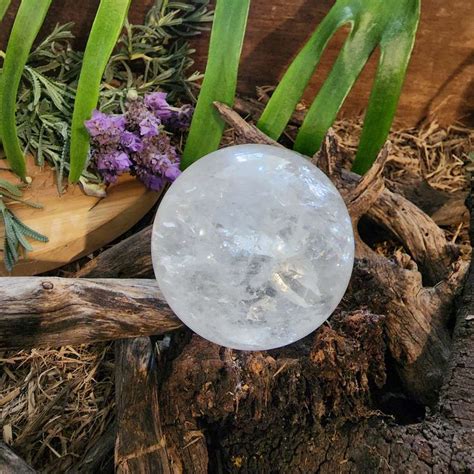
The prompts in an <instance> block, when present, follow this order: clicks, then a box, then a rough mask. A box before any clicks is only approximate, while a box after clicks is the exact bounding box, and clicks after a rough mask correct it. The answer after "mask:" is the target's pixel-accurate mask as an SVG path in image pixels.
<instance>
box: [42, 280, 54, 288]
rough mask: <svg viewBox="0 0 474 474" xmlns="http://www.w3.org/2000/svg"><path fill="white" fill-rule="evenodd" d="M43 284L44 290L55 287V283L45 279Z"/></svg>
mask: <svg viewBox="0 0 474 474" xmlns="http://www.w3.org/2000/svg"><path fill="white" fill-rule="evenodd" d="M41 286H42V287H43V290H52V289H53V288H54V285H53V284H52V283H51V282H50V281H43V282H42V283H41Z"/></svg>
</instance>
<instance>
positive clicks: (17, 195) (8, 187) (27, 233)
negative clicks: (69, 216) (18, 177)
mask: <svg viewBox="0 0 474 474" xmlns="http://www.w3.org/2000/svg"><path fill="white" fill-rule="evenodd" d="M8 202H19V203H23V204H27V205H29V206H32V207H36V208H40V207H41V206H40V205H38V204H34V203H31V202H29V201H24V200H23V199H22V192H21V190H20V188H19V187H18V186H15V185H14V184H12V183H10V182H9V181H6V180H4V179H0V218H1V219H2V220H3V224H4V229H5V238H4V244H3V260H4V263H5V268H6V269H7V270H8V271H9V272H10V271H12V269H13V266H14V265H15V263H16V262H17V261H18V259H19V258H20V255H21V253H22V252H28V251H31V250H32V247H31V245H30V243H29V242H28V240H27V239H28V238H31V239H35V240H38V241H40V242H47V241H48V238H47V237H45V236H44V235H41V234H40V233H38V232H36V231H35V230H33V229H32V228H31V227H28V226H27V225H25V224H24V223H23V222H21V221H20V220H19V219H18V217H17V216H16V215H15V214H14V213H13V212H12V211H11V210H10V209H8V208H7V206H6V204H7V203H8Z"/></svg>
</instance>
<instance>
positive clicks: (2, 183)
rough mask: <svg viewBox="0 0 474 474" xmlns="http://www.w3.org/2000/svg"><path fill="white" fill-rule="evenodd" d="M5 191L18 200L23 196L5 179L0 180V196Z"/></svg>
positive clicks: (16, 187) (17, 188)
mask: <svg viewBox="0 0 474 474" xmlns="http://www.w3.org/2000/svg"><path fill="white" fill-rule="evenodd" d="M5 191H6V192H7V193H9V194H11V195H12V196H15V197H19V198H20V197H21V196H22V195H23V193H22V192H21V190H20V188H19V187H18V186H15V185H14V184H13V183H10V181H7V180H6V179H2V178H0V194H2V193H3V192H5Z"/></svg>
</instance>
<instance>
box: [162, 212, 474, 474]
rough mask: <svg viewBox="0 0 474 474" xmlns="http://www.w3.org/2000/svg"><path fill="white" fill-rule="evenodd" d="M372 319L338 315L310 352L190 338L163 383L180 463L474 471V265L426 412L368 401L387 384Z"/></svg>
mask: <svg viewBox="0 0 474 474" xmlns="http://www.w3.org/2000/svg"><path fill="white" fill-rule="evenodd" d="M471 222H472V223H471V235H472V236H473V237H474V220H473V221H471ZM379 323H380V321H379V320H378V318H377V317H375V316H374V315H370V314H367V313H365V314H364V313H360V312H359V313H357V312H355V313H351V314H345V315H343V314H340V315H336V317H334V316H333V317H332V318H331V326H323V327H322V328H320V329H319V330H318V331H317V332H316V334H315V336H314V340H313V342H312V343H310V346H309V347H310V349H309V351H308V343H303V342H299V343H296V344H295V346H296V348H295V349H294V350H293V351H292V350H291V348H287V349H282V350H277V351H272V352H271V353H247V354H245V353H239V352H238V351H231V350H226V351H222V350H220V349H219V347H218V346H215V345H213V344H209V343H207V342H206V341H204V340H202V339H200V338H198V337H197V336H195V337H194V338H193V340H192V341H191V343H190V344H188V346H187V347H186V348H185V350H183V351H182V353H181V354H180V355H179V356H178V357H177V358H176V359H175V361H174V362H173V365H172V367H171V373H170V374H169V376H168V378H167V380H166V382H165V386H164V388H163V390H162V405H163V420H164V423H165V425H164V428H165V431H166V432H168V433H169V434H170V438H171V439H173V440H175V442H177V443H181V447H182V450H181V451H180V452H181V453H182V460H183V464H184V470H185V471H186V472H196V473H203V474H204V473H206V472H208V471H207V470H208V467H210V466H220V472H229V473H240V472H258V473H262V474H270V473H272V472H318V473H326V474H332V473H335V472H337V473H350V472H369V473H372V472H373V473H375V472H377V473H393V472H420V473H421V472H466V473H467V472H474V455H473V451H472V446H473V445H474V410H473V409H472V396H473V393H474V385H473V378H472V370H473V368H474V265H471V270H470V275H469V278H468V280H467V284H466V286H465V289H464V295H463V297H462V299H461V305H460V309H459V311H458V312H457V316H456V326H455V329H454V343H453V354H452V357H451V359H450V362H449V368H448V369H447V370H446V377H445V382H444V384H443V387H442V389H441V397H440V403H439V405H438V406H437V407H434V409H433V411H432V412H431V414H430V416H429V417H428V416H427V417H426V418H425V419H424V420H414V419H413V418H411V419H410V418H409V421H410V423H409V424H406V422H405V423H404V424H398V423H396V420H395V419H393V418H392V417H388V416H384V415H383V414H382V413H380V412H377V411H375V410H374V409H373V408H372V409H371V408H370V407H371V406H373V405H371V403H370V389H367V391H365V390H364V386H365V387H370V386H372V384H374V383H375V384H379V385H383V383H384V381H385V379H384V374H385V368H384V367H383V365H384V358H383V335H382V331H381V329H382V327H383V326H380V324H379ZM380 349H382V351H380ZM380 357H381V359H380ZM378 369H379V370H378ZM410 403H412V402H411V401H409V400H408V401H407V400H405V401H404V404H403V406H402V407H401V414H403V415H405V416H406V415H407V412H409V411H410V407H409V404H410ZM408 416H410V415H408ZM419 416H423V415H417V417H419ZM178 420H179V421H178ZM183 420H184V423H183ZM176 430H178V434H176ZM204 433H205V435H204ZM173 436H174V438H173ZM185 440H188V442H186V441H185ZM208 447H209V449H208Z"/></svg>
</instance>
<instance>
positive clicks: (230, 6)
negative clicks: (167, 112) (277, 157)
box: [181, 0, 250, 169]
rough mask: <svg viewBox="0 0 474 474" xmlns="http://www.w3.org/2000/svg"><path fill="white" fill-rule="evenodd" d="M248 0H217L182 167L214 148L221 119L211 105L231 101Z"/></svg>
mask: <svg viewBox="0 0 474 474" xmlns="http://www.w3.org/2000/svg"><path fill="white" fill-rule="evenodd" d="M249 6H250V0H237V1H236V0H217V2H216V11H215V15H214V24H213V26H212V32H211V39H210V45H209V59H208V62H207V66H206V73H205V75H204V81H203V83H202V88H201V91H200V93H199V98H198V102H197V105H196V110H195V111H194V115H193V119H192V123H191V127H190V130H189V135H188V138H187V141H186V146H185V148H184V152H183V157H182V160H181V168H182V169H185V168H186V167H188V166H189V165H191V164H192V163H193V162H194V161H196V160H197V159H199V158H201V157H202V156H204V155H206V154H207V153H210V152H212V151H214V150H217V148H218V146H219V143H220V141H221V138H222V134H223V132H224V125H225V124H224V121H223V120H222V119H221V118H220V116H219V114H218V112H217V111H216V110H215V109H214V106H213V103H214V102H215V101H219V102H222V103H225V104H227V105H232V104H233V101H234V97H235V90H236V86H237V73H238V68H239V60H240V54H241V51H242V44H243V40H244V35H245V28H246V24H247V16H248V11H249Z"/></svg>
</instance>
